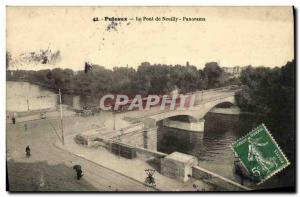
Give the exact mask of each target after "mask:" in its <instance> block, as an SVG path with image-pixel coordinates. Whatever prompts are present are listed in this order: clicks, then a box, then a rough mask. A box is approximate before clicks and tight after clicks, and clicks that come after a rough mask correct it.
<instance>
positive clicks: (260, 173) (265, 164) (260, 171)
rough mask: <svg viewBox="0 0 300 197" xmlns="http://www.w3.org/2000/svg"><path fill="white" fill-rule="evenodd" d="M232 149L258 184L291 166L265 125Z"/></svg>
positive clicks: (238, 141)
mask: <svg viewBox="0 0 300 197" xmlns="http://www.w3.org/2000/svg"><path fill="white" fill-rule="evenodd" d="M232 148H233V151H234V152H235V154H236V156H238V157H239V159H240V160H241V162H242V164H243V165H244V167H245V168H246V169H247V171H248V173H249V175H250V176H251V177H252V178H253V179H254V180H256V181H257V182H258V184H260V183H262V182H264V181H265V180H267V179H269V178H270V177H272V176H273V175H275V174H276V173H278V172H280V171H281V170H283V169H284V168H285V167H287V166H288V165H289V164H290V163H289V161H288V160H287V158H286V157H285V155H284V154H283V152H282V151H281V149H280V147H279V146H278V144H277V143H276V141H275V140H274V138H273V137H272V135H271V134H270V132H269V131H268V129H267V128H266V127H265V125H264V124H262V125H260V126H258V127H257V128H256V129H254V130H253V131H251V132H250V133H248V134H247V135H245V136H244V137H242V138H240V139H238V140H237V141H236V142H234V143H233V144H232Z"/></svg>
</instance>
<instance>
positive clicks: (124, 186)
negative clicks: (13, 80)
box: [6, 119, 151, 191]
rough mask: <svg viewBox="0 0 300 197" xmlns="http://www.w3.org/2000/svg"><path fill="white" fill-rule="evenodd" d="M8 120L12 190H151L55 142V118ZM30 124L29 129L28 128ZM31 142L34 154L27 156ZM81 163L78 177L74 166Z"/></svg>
mask: <svg viewBox="0 0 300 197" xmlns="http://www.w3.org/2000/svg"><path fill="white" fill-rule="evenodd" d="M50 122H51V121H50V120H47V119H45V120H35V121H27V122H21V123H17V124H16V125H13V124H11V123H7V124H6V127H7V129H6V138H7V141H6V143H7V171H8V179H9V186H10V187H9V189H10V191H149V190H151V189H150V188H148V187H146V186H144V185H143V184H142V183H140V182H138V181H135V180H133V179H131V178H128V177H126V176H123V175H120V174H118V173H116V172H114V171H111V170H109V169H107V168H104V167H102V166H99V165H98V164H95V163H93V162H90V161H88V160H86V159H83V158H81V157H78V156H75V155H73V154H71V153H68V152H65V151H64V150H61V149H58V148H57V147H56V146H54V143H55V141H56V140H57V139H58V137H57V134H56V133H55V131H54V127H56V128H57V127H58V125H54V127H53V120H52V125H51V124H50ZM25 124H27V131H26V130H25V126H24V125H25ZM27 145H29V146H30V148H31V153H32V156H31V157H30V158H26V157H25V147H26V146H27ZM75 164H79V165H81V166H82V169H83V173H84V176H83V178H82V179H81V180H76V178H75V177H76V174H75V171H74V170H73V169H72V166H73V165H75Z"/></svg>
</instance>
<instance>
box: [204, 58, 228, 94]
mask: <svg viewBox="0 0 300 197" xmlns="http://www.w3.org/2000/svg"><path fill="white" fill-rule="evenodd" d="M203 72H204V76H205V78H206V79H207V89H210V88H216V87H220V86H222V85H223V83H224V79H223V70H222V69H221V68H220V66H219V65H218V63H217V62H209V63H206V64H205V67H204V69H203Z"/></svg>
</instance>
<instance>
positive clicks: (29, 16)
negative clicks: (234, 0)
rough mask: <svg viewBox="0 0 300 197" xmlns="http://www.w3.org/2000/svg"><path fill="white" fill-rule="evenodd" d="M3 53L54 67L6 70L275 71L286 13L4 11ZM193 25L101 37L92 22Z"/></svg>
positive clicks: (284, 44) (287, 48) (282, 59)
mask: <svg viewBox="0 0 300 197" xmlns="http://www.w3.org/2000/svg"><path fill="white" fill-rule="evenodd" d="M6 15H7V17H6V25H7V27H6V46H7V51H9V52H10V53H11V54H12V57H13V58H14V59H18V58H20V54H22V53H26V54H27V53H29V52H32V51H36V52H37V51H39V50H40V49H47V48H50V49H51V50H52V51H56V50H60V52H61V56H62V58H61V61H60V62H58V63H56V64H55V65H45V64H39V63H34V64H33V63H27V62H26V63H22V64H20V63H18V61H15V63H14V64H12V65H11V68H12V69H33V70H38V69H43V68H55V67H60V68H71V69H73V70H82V69H83V66H84V62H86V61H88V62H91V63H94V64H98V65H101V66H104V67H106V68H109V69H112V68H113V67H116V66H126V65H128V66H129V67H134V68H137V67H138V66H139V65H140V63H141V62H150V63H151V64H154V63H156V64H168V65H170V64H172V65H175V64H181V65H185V64H186V62H187V61H188V62H189V63H190V64H192V65H195V66H197V67H198V68H203V67H204V65H205V63H207V62H211V61H216V62H218V63H219V65H220V66H222V67H223V66H229V67H230V66H245V65H253V66H267V67H275V66H282V65H284V64H285V63H286V62H287V61H290V60H292V59H293V58H294V29H293V28H294V26H293V23H294V22H293V9H292V7H10V6H9V7H7V10H6ZM105 16H108V17H127V18H136V17H144V16H146V17H152V16H153V17H154V18H155V17H178V18H182V17H201V18H205V21H193V22H191V21H177V22H173V21H142V22H138V21H135V20H133V21H130V23H128V22H121V24H119V25H117V26H116V30H114V29H111V30H110V31H108V30H107V26H108V25H109V24H110V22H108V21H104V20H100V21H97V22H93V20H92V19H93V18H94V17H98V18H99V19H103V18H104V17H105Z"/></svg>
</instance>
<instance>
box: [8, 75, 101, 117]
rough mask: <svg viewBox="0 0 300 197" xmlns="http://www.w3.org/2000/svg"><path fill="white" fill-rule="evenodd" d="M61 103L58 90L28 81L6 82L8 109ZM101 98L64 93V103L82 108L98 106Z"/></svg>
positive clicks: (17, 109) (50, 106)
mask: <svg viewBox="0 0 300 197" xmlns="http://www.w3.org/2000/svg"><path fill="white" fill-rule="evenodd" d="M58 103H59V97H58V92H53V91H51V90H48V89H46V88H43V87H40V86H38V85H34V84H30V83H28V82H15V81H7V82H6V110H7V111H13V112H24V111H28V110H39V109H47V108H54V107H56V106H57V104H58ZM98 103H99V99H97V98H93V97H89V96H86V97H82V96H78V95H67V94H62V104H65V105H69V106H72V107H73V108H78V109H82V107H85V106H96V105H97V104H98Z"/></svg>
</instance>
